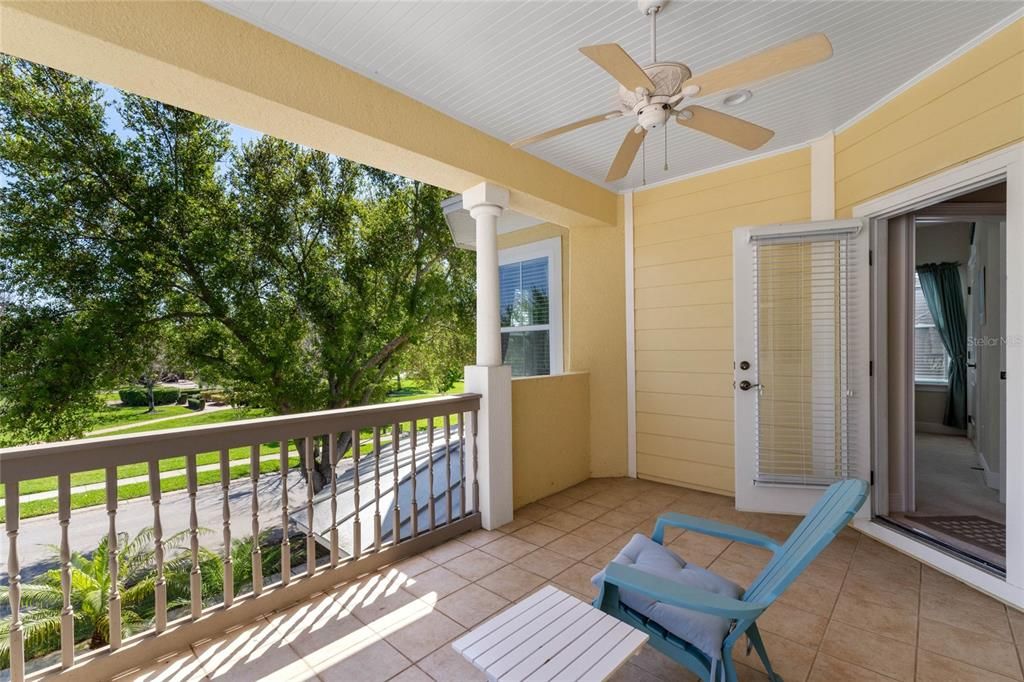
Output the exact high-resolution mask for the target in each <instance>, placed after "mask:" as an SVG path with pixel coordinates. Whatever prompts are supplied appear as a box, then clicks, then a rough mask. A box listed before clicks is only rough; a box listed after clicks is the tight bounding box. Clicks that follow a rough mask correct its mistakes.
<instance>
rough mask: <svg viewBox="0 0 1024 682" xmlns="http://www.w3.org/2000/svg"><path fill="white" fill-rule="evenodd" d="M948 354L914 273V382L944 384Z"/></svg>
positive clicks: (947, 369)
mask: <svg viewBox="0 0 1024 682" xmlns="http://www.w3.org/2000/svg"><path fill="white" fill-rule="evenodd" d="M948 372H949V356H948V355H947V354H946V347H945V346H944V345H942V337H941V336H939V330H938V329H937V328H936V326H935V319H934V318H932V313H931V311H930V310H929V309H928V302H927V301H926V300H925V297H924V291H923V290H922V289H921V281H920V280H919V279H918V277H917V273H916V272H915V273H914V383H915V384H936V385H939V384H946V383H947V381H948V379H947V377H948V376H949V374H948Z"/></svg>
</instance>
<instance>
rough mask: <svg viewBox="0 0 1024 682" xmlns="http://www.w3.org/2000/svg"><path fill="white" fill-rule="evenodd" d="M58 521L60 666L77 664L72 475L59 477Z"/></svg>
mask: <svg viewBox="0 0 1024 682" xmlns="http://www.w3.org/2000/svg"><path fill="white" fill-rule="evenodd" d="M57 519H58V521H59V523H60V591H61V595H62V596H63V600H64V604H63V608H61V611H60V664H61V667H62V668H70V667H71V666H73V665H74V664H75V609H74V607H73V606H72V605H71V544H70V541H69V538H68V526H69V525H70V523H71V474H60V475H58V476H57Z"/></svg>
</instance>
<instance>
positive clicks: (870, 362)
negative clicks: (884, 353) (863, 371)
mask: <svg viewBox="0 0 1024 682" xmlns="http://www.w3.org/2000/svg"><path fill="white" fill-rule="evenodd" d="M868 376H869V377H873V376H875V361H874V360H868Z"/></svg>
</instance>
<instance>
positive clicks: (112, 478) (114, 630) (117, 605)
mask: <svg viewBox="0 0 1024 682" xmlns="http://www.w3.org/2000/svg"><path fill="white" fill-rule="evenodd" d="M106 479H107V480H106V484H107V566H108V568H109V569H110V598H109V600H108V601H109V603H108V606H107V620H108V622H109V623H110V648H111V650H114V649H117V648H118V647H120V646H121V586H120V585H119V584H118V583H119V581H120V579H121V578H120V576H119V575H118V568H119V566H118V565H117V467H107V473H106Z"/></svg>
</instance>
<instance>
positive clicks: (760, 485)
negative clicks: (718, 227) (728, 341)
mask: <svg viewBox="0 0 1024 682" xmlns="http://www.w3.org/2000/svg"><path fill="white" fill-rule="evenodd" d="M733 234H734V239H733V266H734V269H733V282H734V292H735V294H734V300H735V307H734V335H735V338H734V372H735V374H734V379H735V380H734V387H735V420H736V421H735V437H736V507H737V508H738V509H742V510H748V511H762V512H776V513H791V514H803V513H806V512H807V511H808V509H809V508H810V507H811V505H813V504H814V502H815V501H816V500H817V499H818V498H819V497H820V496H821V494H822V492H823V490H824V488H825V487H826V486H827V485H828V484H830V483H832V482H833V481H836V480H839V479H843V478H863V479H867V478H868V477H869V476H870V453H869V448H870V441H869V438H870V422H869V407H870V402H869V400H870V399H869V390H870V379H869V375H868V371H869V364H868V363H869V360H870V358H869V354H870V350H869V348H870V346H869V344H870V323H869V310H868V301H869V298H868V293H869V292H868V287H869V278H868V268H869V263H868V257H869V254H868V231H867V229H866V228H865V227H864V226H863V225H862V223H861V221H860V220H838V221H817V222H812V223H802V224H795V225H769V226H763V227H746V228H739V229H737V230H735V231H734V233H733ZM864 508H865V509H870V505H865V507H864Z"/></svg>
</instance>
